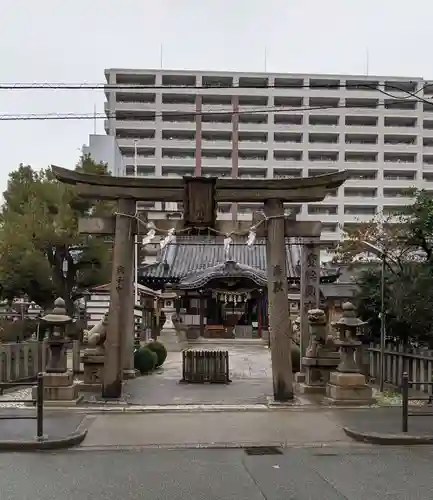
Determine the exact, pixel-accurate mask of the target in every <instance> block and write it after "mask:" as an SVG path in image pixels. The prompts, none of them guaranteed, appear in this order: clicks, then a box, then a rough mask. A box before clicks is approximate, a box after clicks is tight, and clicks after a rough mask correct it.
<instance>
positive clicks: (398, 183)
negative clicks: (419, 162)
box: [383, 178, 419, 189]
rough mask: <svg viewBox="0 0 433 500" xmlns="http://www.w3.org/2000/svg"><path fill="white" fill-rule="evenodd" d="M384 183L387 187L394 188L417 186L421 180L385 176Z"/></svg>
mask: <svg viewBox="0 0 433 500" xmlns="http://www.w3.org/2000/svg"><path fill="white" fill-rule="evenodd" d="M383 183H384V185H386V187H390V188H391V187H392V188H408V189H410V188H416V187H417V185H418V184H419V181H418V180H416V179H412V180H409V179H389V178H384V179H383Z"/></svg>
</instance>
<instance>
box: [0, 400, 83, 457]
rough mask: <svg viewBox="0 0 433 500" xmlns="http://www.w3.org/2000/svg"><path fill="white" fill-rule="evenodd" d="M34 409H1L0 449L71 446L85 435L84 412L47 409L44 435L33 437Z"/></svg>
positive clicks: (13, 449)
mask: <svg viewBox="0 0 433 500" xmlns="http://www.w3.org/2000/svg"><path fill="white" fill-rule="evenodd" d="M35 414H36V412H35V410H34V409H33V411H31V410H30V411H27V410H24V411H22V410H12V409H11V410H9V411H5V410H3V411H2V412H1V413H0V451H33V450H42V449H59V448H70V447H72V446H76V445H78V444H80V443H81V442H82V441H83V439H84V438H85V437H86V434H87V429H86V428H85V426H84V425H83V422H84V420H85V418H86V417H85V415H80V414H66V413H63V414H61V413H58V412H56V413H46V414H45V415H44V419H43V432H44V435H43V439H38V438H37V437H36V433H37V430H36V419H33V418H29V417H32V416H33V415H35Z"/></svg>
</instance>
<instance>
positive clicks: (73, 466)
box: [0, 447, 433, 500]
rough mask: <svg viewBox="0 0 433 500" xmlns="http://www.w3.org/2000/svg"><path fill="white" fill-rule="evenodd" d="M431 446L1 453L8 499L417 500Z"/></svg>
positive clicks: (427, 475)
mask: <svg viewBox="0 0 433 500" xmlns="http://www.w3.org/2000/svg"><path fill="white" fill-rule="evenodd" d="M432 460H433V450H432V448H426V447H418V448H416V449H415V448H413V449H411V448H388V447H385V448H383V447H379V448H370V447H354V448H326V449H320V448H316V449H312V448H310V449H292V450H287V451H286V452H285V453H284V454H283V455H275V456H247V455H246V454H245V452H244V451H243V450H172V451H169V450H143V451H140V450H137V451H106V452H105V451H104V452H95V451H68V452H62V453H60V452H57V453H44V454H43V455H42V454H18V453H17V454H1V455H0V471H1V472H0V474H1V492H2V493H1V498H2V500H54V499H55V500H111V499H113V500H118V499H122V500H138V499H140V500H141V499H144V498H145V499H146V500H183V499H185V500H202V499H203V500H204V499H206V500H263V499H268V500H316V499H317V500H347V499H350V500H376V499H377V500H379V499H380V500H384V499H387V498H392V499H393V500H412V499H413V500H418V499H428V498H431V491H432V487H433V476H432V473H431V464H432Z"/></svg>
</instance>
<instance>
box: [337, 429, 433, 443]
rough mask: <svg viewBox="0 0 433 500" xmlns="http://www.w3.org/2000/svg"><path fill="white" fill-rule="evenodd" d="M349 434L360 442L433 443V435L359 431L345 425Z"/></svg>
mask: <svg viewBox="0 0 433 500" xmlns="http://www.w3.org/2000/svg"><path fill="white" fill-rule="evenodd" d="M343 431H344V432H345V433H346V435H347V436H349V437H350V438H352V439H353V440H355V441H357V442H359V443H369V444H378V445H406V446H412V445H417V444H433V435H425V436H411V435H410V434H406V435H405V434H403V433H401V434H381V433H379V432H359V431H356V430H354V429H349V428H348V427H343Z"/></svg>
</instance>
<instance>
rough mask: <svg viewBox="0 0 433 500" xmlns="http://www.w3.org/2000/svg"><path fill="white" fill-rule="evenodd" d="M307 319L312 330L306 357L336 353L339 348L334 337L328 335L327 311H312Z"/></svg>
mask: <svg viewBox="0 0 433 500" xmlns="http://www.w3.org/2000/svg"><path fill="white" fill-rule="evenodd" d="M307 317H308V323H309V328H310V343H309V345H308V348H307V352H306V355H307V356H310V357H316V356H318V355H320V354H325V353H331V352H335V351H336V350H337V347H336V345H335V343H334V339H333V337H332V336H331V335H329V334H328V324H327V319H326V314H325V311H323V310H322V309H310V310H309V311H308V313H307Z"/></svg>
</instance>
